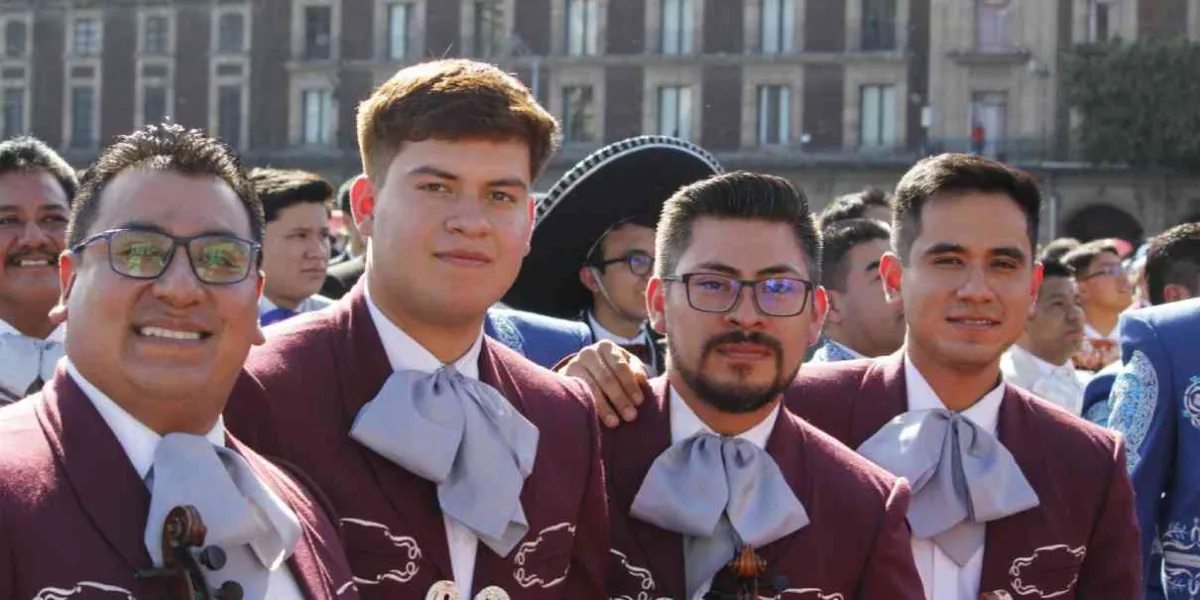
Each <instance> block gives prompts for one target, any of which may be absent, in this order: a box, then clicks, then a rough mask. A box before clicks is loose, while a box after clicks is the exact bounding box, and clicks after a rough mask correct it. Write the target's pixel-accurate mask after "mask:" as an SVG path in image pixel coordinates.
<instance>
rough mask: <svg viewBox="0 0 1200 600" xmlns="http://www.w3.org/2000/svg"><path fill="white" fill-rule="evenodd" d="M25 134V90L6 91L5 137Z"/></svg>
mask: <svg viewBox="0 0 1200 600" xmlns="http://www.w3.org/2000/svg"><path fill="white" fill-rule="evenodd" d="M22 133H25V88H16V87H10V88H5V89H4V131H3V135H4V137H12V136H14V135H19V134H22Z"/></svg>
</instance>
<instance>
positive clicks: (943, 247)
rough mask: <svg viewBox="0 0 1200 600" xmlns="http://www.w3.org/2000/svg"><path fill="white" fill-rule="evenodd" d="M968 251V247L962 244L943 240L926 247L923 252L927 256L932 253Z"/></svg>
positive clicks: (963, 252)
mask: <svg viewBox="0 0 1200 600" xmlns="http://www.w3.org/2000/svg"><path fill="white" fill-rule="evenodd" d="M966 253H967V249H966V248H965V247H964V246H963V245H962V244H955V243H951V242H943V243H940V244H934V245H932V246H930V247H928V248H926V249H925V252H923V254H924V255H926V256H929V255H931V254H966Z"/></svg>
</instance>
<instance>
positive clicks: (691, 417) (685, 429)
mask: <svg viewBox="0 0 1200 600" xmlns="http://www.w3.org/2000/svg"><path fill="white" fill-rule="evenodd" d="M670 397H671V406H670V416H671V444H677V443H679V442H682V441H683V440H686V439H688V438H690V437H692V436H693V435H696V434H697V433H700V432H708V433H712V434H713V435H718V434H717V433H716V432H714V431H713V430H712V429H711V428H709V426H708V425H705V424H704V421H701V420H700V417H699V416H697V415H696V412H695V411H693V410H692V407H690V406H688V404H687V402H684V401H683V398H682V397H681V396H680V395H679V392H677V391H675V388H674V387H673V386H672V387H671V394H670ZM778 419H779V408H778V407H776V409H775V410H773V411H771V413H770V414H768V415H767V416H766V418H764V419H763V420H762V421H760V422H759V424H758V425H755V426H754V427H751V428H750V429H748V430H746V431H745V432H744V433H741V434H738V435H737V436H736V437H738V438H740V439H743V440H746V441H748V442H750V443H751V444H754V445H755V446H758V447H759V448H760V449H762V450H766V449H767V440H768V439H770V438H771V432H772V431H774V430H775V421H777V420H778ZM711 586H712V580H711V579H710V580H709V581H707V582H706V583H705V584H704V585H702V586H700V589H698V590H696V593H695V595H693V596H692V600H701V599H702V598H704V594H707V593H708V590H709V588H710V587H711Z"/></svg>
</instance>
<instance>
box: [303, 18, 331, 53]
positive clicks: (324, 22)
mask: <svg viewBox="0 0 1200 600" xmlns="http://www.w3.org/2000/svg"><path fill="white" fill-rule="evenodd" d="M332 25H333V9H332V8H330V7H328V6H306V7H305V8H304V57H305V58H307V59H309V60H327V59H329V58H330V56H331V53H330V49H331V46H332V44H331V40H330V33H331V30H332Z"/></svg>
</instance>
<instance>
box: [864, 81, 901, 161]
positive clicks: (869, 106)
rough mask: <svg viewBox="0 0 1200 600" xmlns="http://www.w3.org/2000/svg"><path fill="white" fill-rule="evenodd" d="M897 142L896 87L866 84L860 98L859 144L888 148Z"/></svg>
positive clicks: (866, 146)
mask: <svg viewBox="0 0 1200 600" xmlns="http://www.w3.org/2000/svg"><path fill="white" fill-rule="evenodd" d="M895 144H896V88H895V87H893V86H890V85H864V86H862V88H861V89H860V92H859V99H858V145H859V147H860V148H887V147H891V146H893V145H895Z"/></svg>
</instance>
